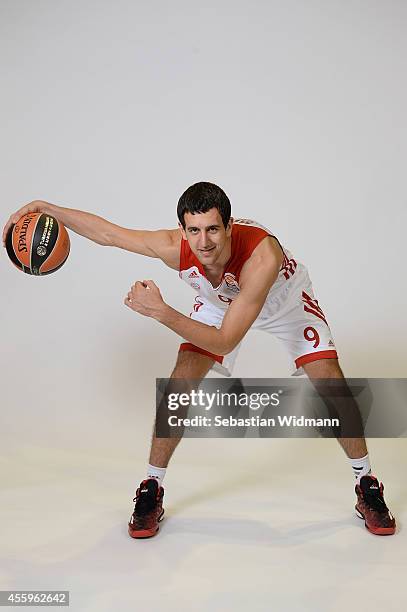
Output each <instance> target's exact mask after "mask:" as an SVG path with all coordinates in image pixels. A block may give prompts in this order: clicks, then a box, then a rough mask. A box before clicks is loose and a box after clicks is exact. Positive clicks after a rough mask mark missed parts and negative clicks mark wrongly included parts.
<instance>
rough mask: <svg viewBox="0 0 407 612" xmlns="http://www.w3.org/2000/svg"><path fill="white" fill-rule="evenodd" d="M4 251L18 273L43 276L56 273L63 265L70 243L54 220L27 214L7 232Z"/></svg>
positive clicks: (61, 226) (44, 215)
mask: <svg viewBox="0 0 407 612" xmlns="http://www.w3.org/2000/svg"><path fill="white" fill-rule="evenodd" d="M6 249H7V253H8V256H9V257H10V259H11V261H12V262H13V264H14V265H15V266H16V267H17V268H18V269H19V270H22V271H23V272H25V273H26V274H33V275H35V276H43V275H44V274H50V273H51V272H55V271H56V270H58V269H59V268H60V267H61V266H62V265H63V264H64V263H65V261H66V260H67V258H68V255H69V249H70V240H69V235H68V232H67V231H66V229H65V226H64V225H63V224H62V223H61V222H60V221H58V219H56V218H55V217H52V216H51V215H46V214H45V213H28V214H26V215H24V216H23V217H21V219H19V220H18V221H17V223H16V224H15V225H12V226H11V228H10V229H9V231H8V232H7V237H6Z"/></svg>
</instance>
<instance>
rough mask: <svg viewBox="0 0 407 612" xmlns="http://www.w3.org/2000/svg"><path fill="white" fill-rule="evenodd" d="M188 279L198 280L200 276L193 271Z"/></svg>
mask: <svg viewBox="0 0 407 612" xmlns="http://www.w3.org/2000/svg"><path fill="white" fill-rule="evenodd" d="M188 278H198V274H197V273H196V272H195V270H192V272H190V274H188Z"/></svg>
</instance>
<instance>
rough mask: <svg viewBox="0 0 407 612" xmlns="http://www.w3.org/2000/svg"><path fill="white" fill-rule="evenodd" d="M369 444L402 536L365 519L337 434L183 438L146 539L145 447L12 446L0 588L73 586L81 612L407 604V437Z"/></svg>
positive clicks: (1, 501) (0, 505) (5, 466)
mask: <svg viewBox="0 0 407 612" xmlns="http://www.w3.org/2000/svg"><path fill="white" fill-rule="evenodd" d="M369 446H370V453H371V455H372V458H373V459H374V462H375V468H376V472H377V473H378V475H379V476H380V477H381V478H382V479H383V480H384V481H385V489H386V490H385V498H386V500H387V502H388V505H389V506H390V507H391V509H392V511H393V513H394V514H395V515H396V517H397V519H398V532H397V533H396V535H395V536H393V537H377V536H373V535H371V534H370V533H369V532H367V530H366V529H365V527H364V525H363V522H362V521H361V520H360V519H358V518H357V517H356V516H355V515H354V513H353V505H354V494H353V492H352V475H351V470H350V467H349V466H348V465H347V464H346V460H345V459H344V457H343V456H342V454H341V451H340V449H339V448H337V445H336V442H335V441H330V440H311V441H309V440H308V441H307V440H290V441H287V440H257V439H254V440H253V439H252V440H250V439H244V440H229V441H228V440H184V441H183V442H182V444H181V445H180V447H179V448H178V449H177V452H176V454H175V455H174V458H173V463H172V466H171V469H169V470H168V473H167V475H166V479H165V483H164V484H165V489H166V493H165V509H166V518H165V519H164V521H163V522H162V523H161V530H160V533H159V534H158V535H157V536H156V537H155V538H152V539H150V540H141V541H137V540H132V539H131V538H130V537H129V536H128V534H127V520H128V518H129V515H130V513H131V511H132V507H133V503H132V501H131V495H132V494H133V490H132V488H133V485H136V484H137V480H139V479H140V478H141V477H142V476H143V471H144V463H145V462H144V460H143V457H142V456H141V453H139V451H137V449H136V452H135V453H133V454H132V455H129V454H128V453H127V451H126V452H125V451H123V449H117V452H116V453H112V451H111V449H110V450H109V452H107V453H102V452H100V450H95V451H92V449H89V450H87V451H83V450H82V451H81V450H78V449H77V450H75V451H72V450H67V449H63V448H52V447H47V448H46V447H44V446H42V447H36V446H34V445H32V446H21V447H15V446H14V448H13V450H11V449H8V450H6V451H4V450H3V452H2V454H1V466H2V481H3V482H2V487H1V498H0V518H1V522H0V525H1V551H0V568H1V569H0V589H3V590H6V589H33V590H40V589H52V590H69V591H70V598H71V604H70V609H71V610H73V611H75V612H77V611H78V612H79V611H80V612H82V611H85V610H86V611H87V612H107V611H109V612H110V611H113V610H120V611H123V612H127V610H129V611H130V610H146V611H147V610H149V611H150V610H151V611H155V610H163V609H164V610H190V609H194V610H201V611H207V610H208V611H209V610H219V611H223V610H234V611H235V610H248V609H250V610H253V611H254V610H270V609H273V610H279V611H280V610H283V611H285V610H289V611H290V612H291V611H297V610H298V611H301V612H303V611H308V610H309V611H313V612H315V611H319V610H320V611H324V612H327V611H341V612H342V611H343V610H344V609H345V610H346V609H348V610H358V612H362V611H364V610H366V611H369V612H374V611H376V610H378V611H379V610H380V611H381V612H382V611H383V610H384V609H385V610H386V612H390V611H393V610H394V611H396V610H397V611H399V610H402V609H405V605H406V596H405V577H406V575H407V574H406V570H407V563H406V553H405V551H406V548H407V547H406V544H407V537H406V532H405V531H404V530H403V523H404V521H405V517H406V514H407V513H406V506H407V494H406V489H405V483H404V474H405V469H404V465H405V459H406V454H407V453H406V448H407V447H406V443H405V440H371V441H370V444H369ZM138 454H140V457H139V456H138ZM379 464H380V469H379ZM5 609H6V608H5Z"/></svg>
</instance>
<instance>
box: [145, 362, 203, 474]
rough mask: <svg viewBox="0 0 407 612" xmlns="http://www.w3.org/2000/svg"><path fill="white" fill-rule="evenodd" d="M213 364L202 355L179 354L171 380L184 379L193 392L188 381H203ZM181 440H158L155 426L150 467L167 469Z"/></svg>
mask: <svg viewBox="0 0 407 612" xmlns="http://www.w3.org/2000/svg"><path fill="white" fill-rule="evenodd" d="M213 363H214V361H213V359H211V358H210V357H207V356H206V355H201V353H196V352H193V351H180V352H179V353H178V358H177V362H176V364H175V368H174V370H173V372H172V374H171V379H184V380H185V385H186V387H188V390H189V391H191V390H192V386H191V385H188V380H189V379H193V380H194V381H200V380H202V379H203V378H204V377H205V376H206V374H207V373H208V372H209V370H210V369H211V367H212V365H213ZM185 390H187V389H185ZM180 440H181V438H157V436H156V435H155V424H154V430H153V438H152V442H151V451H150V460H149V462H150V465H152V466H156V467H159V468H166V467H167V465H168V463H169V461H170V459H171V456H172V454H173V452H174V450H175V448H176V447H177V445H178V443H179V442H180Z"/></svg>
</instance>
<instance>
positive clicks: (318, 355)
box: [295, 349, 338, 368]
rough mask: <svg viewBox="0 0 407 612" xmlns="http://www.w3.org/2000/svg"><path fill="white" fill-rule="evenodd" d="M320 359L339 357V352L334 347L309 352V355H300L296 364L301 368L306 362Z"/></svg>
mask: <svg viewBox="0 0 407 612" xmlns="http://www.w3.org/2000/svg"><path fill="white" fill-rule="evenodd" d="M320 359H338V353H337V352H336V351H335V350H334V349H330V350H328V351H316V352H315V353H308V354H307V355H303V356H302V357H298V359H296V360H295V365H296V367H297V368H300V367H301V366H303V365H304V364H305V363H312V362H313V361H319V360H320Z"/></svg>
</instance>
